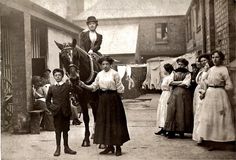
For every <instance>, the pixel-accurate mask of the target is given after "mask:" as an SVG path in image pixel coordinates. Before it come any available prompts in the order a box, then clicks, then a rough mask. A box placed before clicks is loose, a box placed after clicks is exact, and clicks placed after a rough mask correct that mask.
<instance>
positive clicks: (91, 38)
mask: <svg viewBox="0 0 236 160" xmlns="http://www.w3.org/2000/svg"><path fill="white" fill-rule="evenodd" d="M89 38H90V41H91V42H92V43H93V44H94V43H95V42H96V40H97V34H96V32H92V31H90V32H89Z"/></svg>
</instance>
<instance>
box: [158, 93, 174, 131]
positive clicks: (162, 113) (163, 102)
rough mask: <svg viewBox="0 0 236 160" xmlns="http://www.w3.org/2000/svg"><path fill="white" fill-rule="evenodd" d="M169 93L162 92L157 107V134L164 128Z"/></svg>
mask: <svg viewBox="0 0 236 160" xmlns="http://www.w3.org/2000/svg"><path fill="white" fill-rule="evenodd" d="M170 94H171V92H170V91H163V92H162V93H161V96H160V99H159V104H158V107H157V132H158V131H159V130H160V129H161V128H164V125H165V121H166V115H167V102H168V99H169V97H170Z"/></svg>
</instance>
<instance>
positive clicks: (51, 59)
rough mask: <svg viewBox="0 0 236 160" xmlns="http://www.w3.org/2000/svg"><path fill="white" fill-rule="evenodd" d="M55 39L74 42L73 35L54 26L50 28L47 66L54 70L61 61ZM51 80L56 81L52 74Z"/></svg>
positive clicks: (59, 41)
mask: <svg viewBox="0 0 236 160" xmlns="http://www.w3.org/2000/svg"><path fill="white" fill-rule="evenodd" d="M54 40H55V41H57V42H58V43H68V42H72V36H70V35H68V34H67V33H65V32H62V31H59V30H55V29H53V28H48V58H47V66H48V68H49V69H50V70H51V71H53V69H55V68H58V67H60V63H59V52H60V49H59V48H58V47H57V46H56V44H55V42H54ZM51 82H54V79H53V77H52V74H51Z"/></svg>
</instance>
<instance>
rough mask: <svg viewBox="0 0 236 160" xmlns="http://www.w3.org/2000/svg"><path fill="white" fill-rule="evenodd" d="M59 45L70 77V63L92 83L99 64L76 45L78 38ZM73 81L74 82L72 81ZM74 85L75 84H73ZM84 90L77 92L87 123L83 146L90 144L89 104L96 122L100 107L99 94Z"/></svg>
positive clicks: (85, 79) (64, 67) (81, 75)
mask: <svg viewBox="0 0 236 160" xmlns="http://www.w3.org/2000/svg"><path fill="white" fill-rule="evenodd" d="M55 43H56V45H57V47H58V48H59V49H60V50H61V52H60V53H59V54H60V62H61V67H62V68H63V70H65V72H66V74H67V75H68V76H69V77H70V69H69V65H72V64H73V65H75V66H77V73H78V74H77V75H79V79H80V80H81V81H83V82H84V83H86V84H91V83H92V82H93V81H94V79H95V77H96V75H97V73H98V72H99V71H100V67H99V64H98V63H97V62H96V61H95V60H93V58H91V56H89V55H88V53H87V52H86V51H84V50H83V49H81V48H80V47H78V46H76V40H75V39H74V40H73V42H72V43H67V44H65V43H64V44H60V43H57V42H56V41H55ZM72 83H73V82H72ZM72 86H74V85H73V84H72ZM81 90H82V92H77V93H75V94H76V95H77V96H76V97H77V100H78V102H79V103H80V106H81V108H82V113H83V120H84V124H85V137H84V140H83V143H82V146H83V147H87V146H90V141H89V136H90V131H89V114H88V104H89V105H90V106H91V108H92V112H93V116H94V122H96V112H97V108H98V94H97V92H91V91H87V90H84V89H82V88H81Z"/></svg>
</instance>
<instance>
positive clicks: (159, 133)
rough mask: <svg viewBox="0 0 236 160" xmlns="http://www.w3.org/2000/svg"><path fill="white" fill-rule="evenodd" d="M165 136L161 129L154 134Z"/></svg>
mask: <svg viewBox="0 0 236 160" xmlns="http://www.w3.org/2000/svg"><path fill="white" fill-rule="evenodd" d="M162 134H163V135H165V134H166V132H165V130H163V129H161V130H160V131H159V132H155V135H162Z"/></svg>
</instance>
